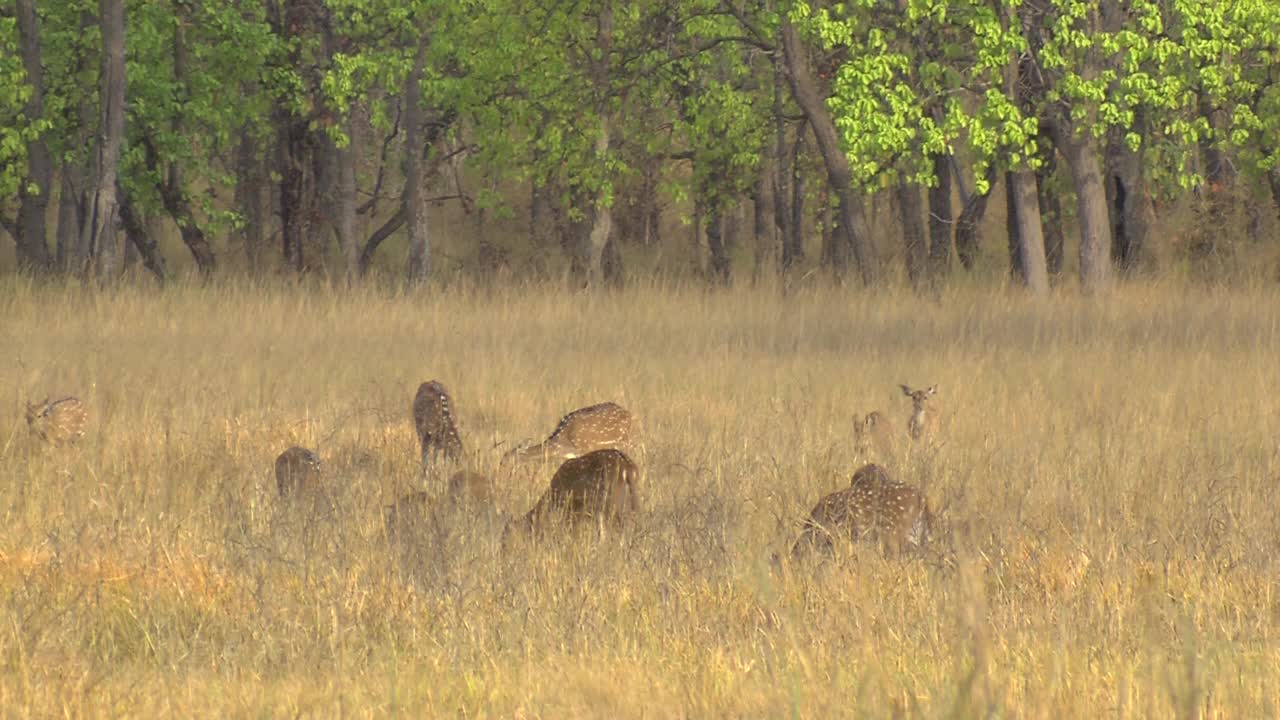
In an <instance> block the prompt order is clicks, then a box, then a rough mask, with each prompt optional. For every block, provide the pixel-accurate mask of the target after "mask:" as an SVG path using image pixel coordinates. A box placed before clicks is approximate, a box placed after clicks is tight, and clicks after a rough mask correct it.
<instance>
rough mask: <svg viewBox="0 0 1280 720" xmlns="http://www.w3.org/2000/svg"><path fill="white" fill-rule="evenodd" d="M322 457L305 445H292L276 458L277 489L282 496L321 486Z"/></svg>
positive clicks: (308, 490) (316, 488)
mask: <svg viewBox="0 0 1280 720" xmlns="http://www.w3.org/2000/svg"><path fill="white" fill-rule="evenodd" d="M320 474H321V463H320V458H319V457H318V456H317V455H316V454H315V453H314V452H311V451H310V450H308V449H306V448H304V447H297V446H294V447H291V448H289V449H288V450H285V451H284V452H282V453H280V455H279V457H277V458H276V489H277V490H278V491H279V492H280V497H289V496H291V495H295V494H298V493H310V492H314V491H316V490H318V489H319V488H320Z"/></svg>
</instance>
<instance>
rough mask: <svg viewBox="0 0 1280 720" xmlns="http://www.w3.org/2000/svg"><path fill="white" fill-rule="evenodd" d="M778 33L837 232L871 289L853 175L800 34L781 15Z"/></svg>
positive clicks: (863, 226) (867, 246)
mask: <svg viewBox="0 0 1280 720" xmlns="http://www.w3.org/2000/svg"><path fill="white" fill-rule="evenodd" d="M781 30H782V46H783V55H784V57H785V58H786V63H787V78H788V80H789V81H790V83H791V92H792V94H793V95H794V96H795V99H796V102H797V103H798V104H799V105H800V109H801V110H802V111H803V112H804V114H805V117H806V118H808V120H809V126H810V127H812V128H813V135H814V138H815V139H816V140H817V142H818V152H819V153H821V155H822V160H823V164H824V165H826V168H827V177H828V181H829V182H830V184H831V191H832V192H834V193H835V195H836V199H837V201H838V203H839V209H840V232H841V233H843V234H844V236H845V238H846V240H847V242H848V244H849V246H850V247H851V248H853V258H854V261H855V262H856V263H857V264H858V271H859V274H860V276H861V279H862V284H863V285H864V286H865V285H871V284H872V283H874V282H875V278H876V268H875V266H874V258H873V257H872V254H871V246H870V243H869V241H868V236H867V227H866V217H865V216H864V215H863V210H862V206H861V205H860V204H859V203H858V202H857V200H856V199H855V198H854V196H853V188H852V185H853V172H852V170H851V169H850V167H849V157H848V156H847V155H845V153H844V148H843V146H842V143H841V142H840V135H839V133H838V132H837V131H836V126H835V123H834V122H833V121H832V119H831V113H830V112H829V111H828V110H827V106H826V104H825V102H824V101H823V98H822V96H821V95H820V94H819V92H818V86H817V81H816V79H815V78H814V75H813V70H812V69H811V68H810V67H809V58H808V56H807V55H806V48H805V47H804V46H803V45H802V44H801V42H800V34H799V32H797V30H796V28H795V25H793V24H792V23H791V21H790V19H789V18H788V17H787V16H786V14H785V13H784V14H783V18H782V28H781Z"/></svg>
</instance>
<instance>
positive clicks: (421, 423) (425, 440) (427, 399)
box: [413, 380, 463, 465]
mask: <svg viewBox="0 0 1280 720" xmlns="http://www.w3.org/2000/svg"><path fill="white" fill-rule="evenodd" d="M413 425H414V427H415V428H417V430H418V442H419V443H421V445H422V463H423V464H424V465H426V464H428V463H430V462H431V461H432V460H433V459H435V458H436V457H440V456H443V457H445V458H446V459H449V460H453V461H457V460H461V459H462V455H463V449H462V438H461V437H460V436H459V435H458V423H457V421H456V420H454V417H453V400H452V399H451V398H450V397H449V392H448V391H447V390H445V387H444V385H442V384H441V383H440V382H438V381H436V380H432V381H430V382H424V383H422V384H421V385H419V386H418V393H417V394H416V395H414V397H413Z"/></svg>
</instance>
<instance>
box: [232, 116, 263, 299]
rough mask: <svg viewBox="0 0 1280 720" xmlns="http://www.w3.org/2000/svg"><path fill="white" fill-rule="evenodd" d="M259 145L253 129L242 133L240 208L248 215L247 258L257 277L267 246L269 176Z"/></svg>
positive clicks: (238, 149)
mask: <svg viewBox="0 0 1280 720" xmlns="http://www.w3.org/2000/svg"><path fill="white" fill-rule="evenodd" d="M262 164H263V163H262V158H261V157H260V155H259V150H258V142H257V140H256V138H255V137H254V134H253V132H252V130H250V129H249V128H247V127H246V128H243V129H241V130H240V143H239V145H238V146H237V147H236V188H235V203H236V207H237V208H239V209H240V211H241V212H243V213H244V256H245V261H246V262H247V263H248V265H249V272H250V273H252V274H257V273H258V272H259V271H260V270H261V267H262V250H263V247H264V246H265V244H266V217H267V211H266V198H265V197H264V195H265V193H264V189H265V186H266V180H265V173H264V172H263V167H262Z"/></svg>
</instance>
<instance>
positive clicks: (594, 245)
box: [587, 117, 613, 284]
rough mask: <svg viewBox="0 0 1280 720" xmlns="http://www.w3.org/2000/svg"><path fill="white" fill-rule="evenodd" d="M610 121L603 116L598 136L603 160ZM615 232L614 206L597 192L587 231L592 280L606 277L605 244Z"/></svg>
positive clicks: (607, 143) (588, 267) (603, 279)
mask: <svg viewBox="0 0 1280 720" xmlns="http://www.w3.org/2000/svg"><path fill="white" fill-rule="evenodd" d="M609 130H610V129H609V121H608V119H607V118H603V117H602V118H601V121H600V135H599V136H598V137H597V138H596V157H598V158H600V160H601V161H603V160H604V158H605V157H607V156H608V154H609ZM612 232H613V208H612V206H610V205H609V204H608V203H607V202H605V198H604V193H603V192H597V194H596V197H595V199H594V200H593V202H592V204H591V230H590V232H588V233H587V270H588V273H589V277H590V281H591V282H592V283H594V284H599V283H602V282H604V281H605V280H608V279H611V278H608V277H606V273H605V267H604V255H605V245H607V244H608V243H609V240H610V234H611V233H612Z"/></svg>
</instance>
